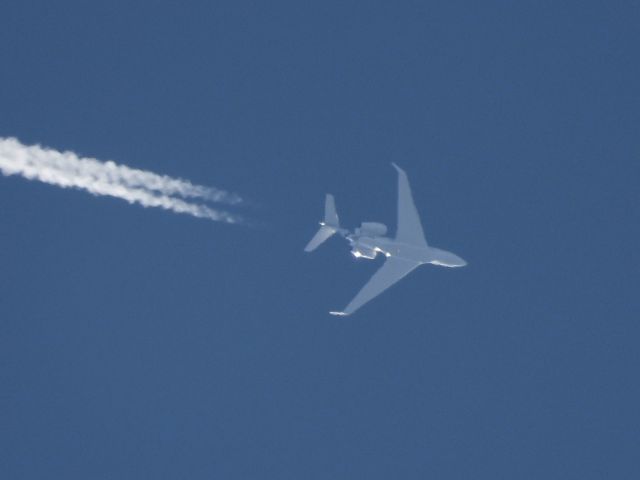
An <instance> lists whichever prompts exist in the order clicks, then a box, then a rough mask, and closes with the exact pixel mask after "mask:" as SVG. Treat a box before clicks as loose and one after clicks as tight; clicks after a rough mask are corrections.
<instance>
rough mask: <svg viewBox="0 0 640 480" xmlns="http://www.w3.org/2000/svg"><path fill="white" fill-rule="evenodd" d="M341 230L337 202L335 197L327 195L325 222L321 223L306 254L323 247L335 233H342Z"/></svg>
mask: <svg viewBox="0 0 640 480" xmlns="http://www.w3.org/2000/svg"><path fill="white" fill-rule="evenodd" d="M343 231H344V230H343V229H341V228H340V221H339V220H338V213H337V212H336V202H335V200H334V199H333V195H331V194H330V193H327V197H326V199H325V201H324V221H322V222H320V230H318V232H317V233H316V234H315V235H314V237H313V238H312V239H311V241H310V242H309V243H308V244H307V246H306V247H304V251H305V252H311V251H313V250H315V249H316V248H318V247H319V246H320V245H322V244H323V243H324V242H325V241H326V240H327V239H328V238H329V237H331V236H332V235H334V234H335V233H338V232H339V233H342V232H343Z"/></svg>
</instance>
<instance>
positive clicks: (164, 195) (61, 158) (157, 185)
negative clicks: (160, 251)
mask: <svg viewBox="0 0 640 480" xmlns="http://www.w3.org/2000/svg"><path fill="white" fill-rule="evenodd" d="M0 171H1V172H2V174H3V175H5V176H10V175H20V176H22V177H24V178H26V179H29V180H38V181H40V182H44V183H48V184H50V185H57V186H59V187H62V188H78V189H81V190H85V191H87V192H89V193H91V194H93V195H97V196H108V197H115V198H120V199H122V200H125V201H127V202H129V203H137V204H139V205H142V206H143V207H159V208H163V209H165V210H169V211H172V212H175V213H185V214H187V215H192V216H194V217H198V218H206V219H209V220H215V221H221V222H227V223H244V220H243V219H242V218H241V217H239V216H237V215H235V214H232V213H229V212H226V211H224V210H218V209H215V208H212V207H211V206H209V205H206V204H203V203H194V202H193V201H191V199H196V200H200V201H210V202H216V203H222V204H227V205H238V204H241V203H242V199H241V198H240V197H239V196H238V195H236V194H234V193H229V192H226V191H224V190H219V189H216V188H213V187H205V186H202V185H194V184H192V183H191V182H189V181H188V180H183V179H180V178H172V177H169V176H167V175H158V174H156V173H153V172H149V171H145V170H138V169H134V168H130V167H127V166H126V165H118V164H116V163H114V162H112V161H106V162H103V161H100V160H97V159H95V158H83V157H78V155H76V154H75V153H73V152H69V151H67V152H59V151H57V150H53V149H49V148H44V147H41V146H39V145H31V146H27V145H23V144H22V143H20V141H18V140H17V139H16V138H2V137H0Z"/></svg>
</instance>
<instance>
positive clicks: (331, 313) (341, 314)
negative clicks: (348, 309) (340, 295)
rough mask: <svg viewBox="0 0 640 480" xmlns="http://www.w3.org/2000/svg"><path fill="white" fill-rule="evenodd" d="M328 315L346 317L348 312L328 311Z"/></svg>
mask: <svg viewBox="0 0 640 480" xmlns="http://www.w3.org/2000/svg"><path fill="white" fill-rule="evenodd" d="M329 314H330V315H336V316H338V317H346V316H347V315H349V314H348V313H344V312H329Z"/></svg>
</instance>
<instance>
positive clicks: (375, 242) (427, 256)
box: [346, 234, 467, 267]
mask: <svg viewBox="0 0 640 480" xmlns="http://www.w3.org/2000/svg"><path fill="white" fill-rule="evenodd" d="M346 238H347V240H348V241H349V243H350V244H351V246H352V250H351V253H352V254H353V255H354V256H355V257H358V258H366V259H373V258H375V257H376V255H377V254H378V253H382V254H384V255H385V256H387V257H397V258H401V259H403V260H407V261H411V262H419V263H431V264H433V265H440V266H443V267H463V266H465V265H466V264H467V262H465V261H464V260H463V259H462V258H460V257H459V256H458V255H456V254H454V253H452V252H448V251H446V250H442V249H439V248H435V247H430V246H417V245H409V244H406V243H402V242H398V241H397V240H395V239H393V238H389V237H382V236H380V237H376V236H367V235H357V234H351V235H347V236H346Z"/></svg>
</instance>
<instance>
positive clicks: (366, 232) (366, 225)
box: [356, 222, 387, 237]
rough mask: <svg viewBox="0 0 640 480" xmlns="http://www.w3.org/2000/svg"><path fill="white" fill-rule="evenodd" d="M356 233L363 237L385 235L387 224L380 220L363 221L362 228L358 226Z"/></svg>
mask: <svg viewBox="0 0 640 480" xmlns="http://www.w3.org/2000/svg"><path fill="white" fill-rule="evenodd" d="M356 234H357V235H360V236H363V237H383V236H384V235H386V234H387V226H386V225H385V224H384V223H378V222H362V224H361V225H360V228H356Z"/></svg>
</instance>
